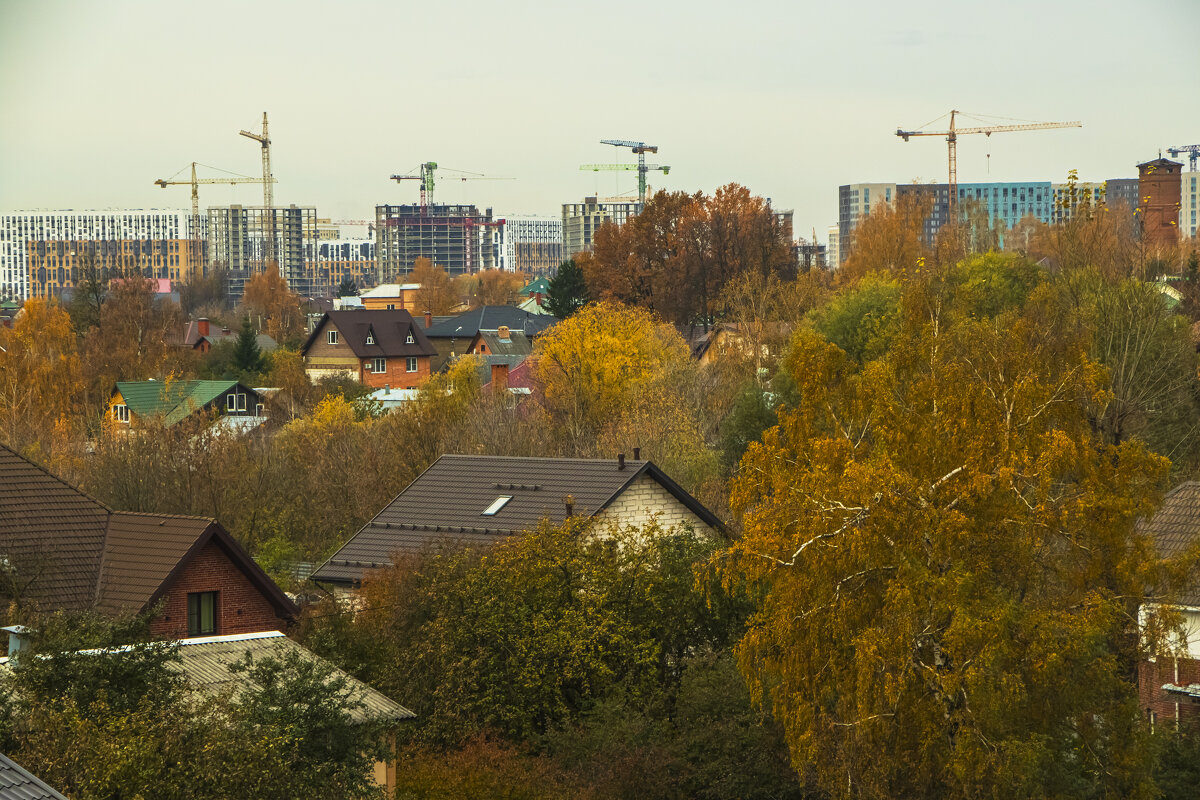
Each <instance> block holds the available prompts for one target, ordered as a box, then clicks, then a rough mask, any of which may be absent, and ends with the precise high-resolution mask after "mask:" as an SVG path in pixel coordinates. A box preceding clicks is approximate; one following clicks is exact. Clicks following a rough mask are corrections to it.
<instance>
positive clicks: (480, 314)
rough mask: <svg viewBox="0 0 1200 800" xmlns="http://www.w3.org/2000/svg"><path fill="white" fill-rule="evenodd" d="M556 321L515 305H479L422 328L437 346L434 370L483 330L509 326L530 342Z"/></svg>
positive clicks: (509, 328)
mask: <svg viewBox="0 0 1200 800" xmlns="http://www.w3.org/2000/svg"><path fill="white" fill-rule="evenodd" d="M557 322H558V317H552V316H550V315H548V314H532V313H530V312H528V311H522V310H521V309H519V308H515V307H514V306H480V307H479V308H473V309H471V310H470V311H467V312H465V313H462V314H458V315H457V316H454V317H451V318H450V319H447V320H443V321H441V322H435V323H434V324H433V325H432V326H430V327H428V328H426V329H425V336H426V337H427V338H428V339H429V341H430V342H432V343H433V346H434V347H435V348H436V349H437V355H436V356H435V358H434V360H433V369H434V371H437V370H440V369H441V368H442V366H443V365H444V364H445V363H446V362H447V361H449V360H451V359H452V358H453V357H454V356H460V355H462V354H463V353H465V352H467V348H468V347H469V346H470V345H471V343H472V342H473V341H474V339H475V335H476V334H477V333H479V332H480V331H481V330H482V331H498V330H500V328H502V327H504V328H508V330H509V331H510V332H511V333H520V334H523V335H524V336H525V337H526V338H528V339H529V340H530V341H532V340H534V339H536V338H537V337H538V336H540V335H541V334H542V333H544V332H545V331H546V330H547V329H548V328H550V327H552V326H553V325H555V324H556V323H557Z"/></svg>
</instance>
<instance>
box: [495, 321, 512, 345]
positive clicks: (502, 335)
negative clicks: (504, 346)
mask: <svg viewBox="0 0 1200 800" xmlns="http://www.w3.org/2000/svg"><path fill="white" fill-rule="evenodd" d="M496 336H497V338H499V339H500V341H502V342H507V341H508V340H509V339H510V338H512V337H511V335H510V334H509V332H508V326H507V325H501V326H500V328H499V330H497V331H496Z"/></svg>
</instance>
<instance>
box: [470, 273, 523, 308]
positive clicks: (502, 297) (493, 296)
mask: <svg viewBox="0 0 1200 800" xmlns="http://www.w3.org/2000/svg"><path fill="white" fill-rule="evenodd" d="M473 277H474V278H475V282H476V283H475V289H474V291H473V292H472V293H471V297H470V304H471V306H472V307H474V306H508V305H515V304H516V301H517V292H519V291H520V290H521V287H522V286H524V285H525V283H526V281H525V276H524V275H522V274H520V273H517V272H509V271H507V270H503V269H485V270H481V271H479V272H477V273H475V275H474V276H473Z"/></svg>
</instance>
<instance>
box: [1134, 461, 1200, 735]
mask: <svg viewBox="0 0 1200 800" xmlns="http://www.w3.org/2000/svg"><path fill="white" fill-rule="evenodd" d="M1138 527H1139V529H1140V530H1142V531H1143V532H1146V533H1149V534H1150V535H1151V537H1152V538H1153V539H1154V545H1155V549H1156V551H1157V554H1158V556H1159V557H1160V558H1166V559H1175V558H1180V557H1183V556H1186V555H1188V552H1189V550H1193V549H1194V548H1196V547H1198V546H1200V482H1197V481H1188V482H1186V483H1183V484H1180V485H1179V486H1177V487H1175V488H1174V489H1172V490H1171V491H1170V492H1168V493H1167V496H1166V497H1164V498H1163V503H1162V506H1161V507H1160V508H1159V510H1158V513H1156V514H1155V515H1154V516H1153V517H1151V518H1150V519H1149V520H1145V521H1143V522H1142V523H1140V524H1139V526H1138ZM1177 603H1178V606H1177V609H1176V610H1178V611H1179V613H1180V614H1181V615H1182V618H1183V620H1182V622H1183V625H1182V629H1183V637H1182V641H1180V642H1178V654H1177V655H1176V656H1175V657H1171V658H1159V659H1155V660H1152V661H1143V662H1142V663H1141V664H1139V665H1138V697H1139V700H1140V702H1141V708H1142V709H1143V710H1144V711H1145V712H1146V714H1147V715H1148V716H1149V717H1150V719H1151V721H1152V722H1153V721H1155V720H1160V719H1161V720H1178V719H1180V718H1182V717H1184V716H1194V715H1196V714H1198V713H1200V577H1197V578H1196V580H1195V581H1193V583H1192V584H1191V585H1190V586H1188V587H1186V588H1185V589H1184V591H1183V592H1182V593H1181V594H1180V596H1179V597H1178V598H1177Z"/></svg>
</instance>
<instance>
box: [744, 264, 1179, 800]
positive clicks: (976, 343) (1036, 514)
mask: <svg viewBox="0 0 1200 800" xmlns="http://www.w3.org/2000/svg"><path fill="white" fill-rule="evenodd" d="M957 283H959V282H958V281H956V280H955V279H954V278H953V277H952V276H950V277H947V276H946V275H945V274H938V275H933V276H930V275H926V276H924V277H923V278H922V279H920V280H916V279H914V280H910V282H909V283H908V285H907V287H906V289H905V294H904V297H903V301H902V304H901V307H900V320H901V325H900V330H899V331H898V332H897V334H896V337H895V339H894V341H893V342H892V344H891V346H890V347H889V348H888V349H887V350H886V351H885V352H882V353H879V354H877V355H875V356H874V357H868V358H867V359H866V360H865V363H862V364H861V365H860V364H859V363H858V362H856V361H854V360H851V359H850V358H848V357H847V355H846V354H845V353H844V352H843V351H842V350H841V349H839V348H838V347H836V346H835V345H833V344H831V343H829V342H828V341H826V340H824V339H823V338H822V337H821V336H820V335H819V334H818V333H816V332H815V331H806V332H803V333H802V334H801V335H800V336H798V338H797V340H796V342H795V345H794V350H793V352H792V354H791V355H790V357H789V362H788V368H789V372H790V373H791V376H792V378H793V379H794V381H795V382H796V384H797V387H798V391H799V396H800V401H799V402H798V403H797V404H796V405H795V406H794V407H788V408H787V409H785V410H784V411H782V412H781V413H780V415H779V425H778V426H777V427H776V428H774V429H772V430H770V431H768V432H767V433H766V434H765V435H764V437H763V440H762V442H761V443H755V444H752V445H751V446H750V447H749V449H748V450H747V453H746V455H745V457H744V458H743V461H742V469H741V470H740V472H739V474H738V476H737V477H736V478H735V480H734V486H733V504H734V507H735V509H736V511H737V512H738V513H739V514H740V515H741V519H742V523H743V528H744V535H743V538H742V539H741V540H740V541H739V542H738V543H737V544H736V545H735V546H734V547H733V548H732V549H731V551H730V552H729V553H728V557H727V559H726V560H724V561H723V562H722V563H723V567H722V570H723V573H724V574H725V576H726V579H727V580H728V581H729V582H730V583H731V584H733V585H744V586H746V587H747V588H748V590H749V591H750V594H751V596H753V597H757V598H759V600H758V608H757V612H756V614H755V615H754V616H753V617H752V619H751V624H750V628H749V631H748V633H747V635H746V637H745V638H744V639H743V640H742V643H741V645H740V649H739V659H740V664H741V668H742V671H743V674H744V675H745V676H746V678H747V680H748V681H750V685H751V688H752V690H754V691H759V690H761V691H763V692H765V693H767V695H768V696H769V697H770V704H771V707H772V708H773V709H774V710H775V713H776V714H777V716H778V717H779V718H780V719H781V721H782V722H783V724H784V726H785V729H786V731H787V738H788V741H789V744H790V745H791V749H792V754H793V759H794V762H795V763H797V764H799V765H807V769H806V772H808V773H809V774H811V775H812V777H813V778H814V779H815V780H816V781H817V783H818V784H819V785H820V786H821V787H822V788H823V789H824V790H825V791H826V792H827V793H828V794H829V795H830V796H832V797H845V798H849V797H855V798H892V797H929V796H937V797H943V798H968V797H970V798H976V797H993V796H1037V797H1066V796H1071V797H1081V796H1096V797H1100V796H1122V797H1151V796H1153V793H1154V792H1153V786H1152V783H1151V780H1150V775H1149V767H1150V760H1149V757H1148V749H1147V748H1146V746H1145V745H1146V740H1145V735H1146V731H1145V729H1144V727H1143V726H1142V724H1141V723H1140V721H1139V711H1138V707H1137V687H1136V681H1135V679H1134V676H1133V675H1132V667H1133V665H1134V664H1135V663H1136V661H1137V659H1138V658H1139V657H1140V656H1141V655H1142V651H1141V649H1140V648H1141V646H1142V645H1143V644H1146V645H1147V646H1153V645H1154V643H1153V642H1145V643H1144V642H1140V641H1139V637H1138V636H1137V635H1136V634H1135V633H1134V632H1135V631H1136V629H1137V625H1138V616H1137V614H1138V609H1139V606H1140V604H1141V603H1142V602H1143V601H1144V600H1146V599H1147V595H1148V593H1150V592H1156V591H1157V590H1158V587H1161V586H1162V577H1163V571H1162V569H1161V568H1162V564H1161V562H1159V561H1158V560H1157V559H1156V558H1155V557H1154V554H1153V545H1152V543H1151V542H1150V541H1148V540H1147V537H1146V536H1145V535H1144V534H1142V533H1139V532H1138V531H1137V529H1136V528H1135V521H1136V520H1137V519H1138V518H1139V517H1143V516H1146V515H1148V514H1150V513H1151V512H1152V511H1153V510H1154V508H1155V504H1156V502H1157V498H1158V491H1159V486H1160V481H1161V479H1162V478H1163V476H1164V475H1165V472H1166V467H1167V462H1166V461H1165V459H1162V458H1160V457H1158V456H1155V455H1152V454H1150V453H1149V452H1148V451H1147V450H1146V448H1145V446H1144V445H1143V444H1142V443H1140V442H1137V441H1124V442H1121V443H1119V444H1113V443H1109V442H1106V441H1105V440H1104V439H1103V438H1102V437H1101V436H1099V435H1098V434H1097V432H1096V431H1095V430H1093V427H1092V425H1091V422H1090V420H1089V418H1088V414H1087V404H1089V403H1091V402H1095V401H1097V400H1099V399H1100V398H1103V396H1104V395H1105V393H1106V392H1107V391H1108V389H1107V386H1106V382H1105V371H1104V369H1103V368H1102V367H1101V366H1100V365H1099V364H1097V363H1096V362H1095V361H1093V360H1092V359H1090V358H1088V355H1087V351H1088V342H1087V337H1086V333H1084V332H1081V331H1080V330H1079V326H1078V325H1077V324H1075V322H1074V321H1073V320H1071V319H1069V318H1064V317H1063V316H1062V315H1056V314H1055V313H1054V311H1053V303H1052V302H1051V301H1049V294H1050V293H1049V292H1048V291H1046V290H1045V289H1041V288H1035V289H1033V290H1032V291H1031V292H1030V293H1029V295H1028V296H1027V297H1026V298H1021V300H1022V303H1021V305H1020V307H1018V308H1015V309H1013V308H1010V309H1006V310H1003V311H1001V312H1000V313H998V314H996V315H995V316H993V317H989V316H975V315H972V314H969V313H965V312H964V311H963V309H962V308H961V307H960V306H959V305H958V303H957V298H956V292H957V290H956V284H957Z"/></svg>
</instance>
